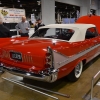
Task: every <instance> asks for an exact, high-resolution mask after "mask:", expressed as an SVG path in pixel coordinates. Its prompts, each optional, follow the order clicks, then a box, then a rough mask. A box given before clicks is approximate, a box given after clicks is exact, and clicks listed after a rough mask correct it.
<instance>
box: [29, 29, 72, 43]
mask: <svg viewBox="0 0 100 100" xmlns="http://www.w3.org/2000/svg"><path fill="white" fill-rule="evenodd" d="M73 34H74V30H72V29H64V28H43V29H39V30H37V31H36V32H35V33H34V34H33V35H32V36H31V38H33V37H42V38H55V39H62V40H67V41H69V40H70V39H71V37H72V35H73Z"/></svg>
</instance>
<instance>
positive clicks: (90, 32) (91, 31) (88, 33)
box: [85, 27, 98, 39]
mask: <svg viewBox="0 0 100 100" xmlns="http://www.w3.org/2000/svg"><path fill="white" fill-rule="evenodd" d="M96 36H98V33H97V30H96V28H95V27H91V28H88V29H87V31H86V34H85V39H90V38H94V37H96Z"/></svg>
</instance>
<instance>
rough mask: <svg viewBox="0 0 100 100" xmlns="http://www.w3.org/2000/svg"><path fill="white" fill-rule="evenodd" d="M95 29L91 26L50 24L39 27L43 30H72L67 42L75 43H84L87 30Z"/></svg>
mask: <svg viewBox="0 0 100 100" xmlns="http://www.w3.org/2000/svg"><path fill="white" fill-rule="evenodd" d="M91 27H96V26H95V25H93V24H50V25H46V26H43V27H40V28H39V29H43V28H66V29H72V30H74V31H75V33H74V34H73V36H72V37H71V39H70V40H69V42H77V41H84V40H85V34H86V31H87V29H88V28H91Z"/></svg>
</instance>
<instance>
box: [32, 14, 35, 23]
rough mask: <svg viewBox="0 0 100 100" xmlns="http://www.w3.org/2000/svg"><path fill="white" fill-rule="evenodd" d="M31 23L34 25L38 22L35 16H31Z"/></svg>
mask: <svg viewBox="0 0 100 100" xmlns="http://www.w3.org/2000/svg"><path fill="white" fill-rule="evenodd" d="M31 22H32V23H35V22H36V19H35V16H34V14H31Z"/></svg>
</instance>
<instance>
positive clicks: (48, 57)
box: [45, 47, 53, 68]
mask: <svg viewBox="0 0 100 100" xmlns="http://www.w3.org/2000/svg"><path fill="white" fill-rule="evenodd" d="M45 62H46V64H45V67H46V68H52V67H53V54H52V49H51V48H50V47H48V48H47V53H46V57H45Z"/></svg>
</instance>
